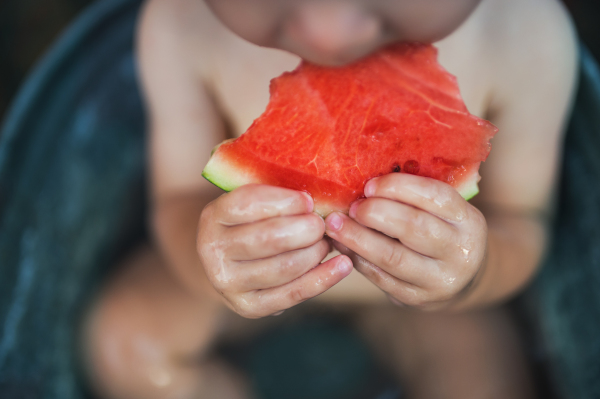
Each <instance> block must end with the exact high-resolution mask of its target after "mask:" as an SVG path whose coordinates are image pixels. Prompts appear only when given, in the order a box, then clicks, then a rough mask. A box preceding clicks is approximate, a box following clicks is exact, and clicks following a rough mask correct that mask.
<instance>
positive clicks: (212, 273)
mask: <svg viewBox="0 0 600 399" xmlns="http://www.w3.org/2000/svg"><path fill="white" fill-rule="evenodd" d="M313 205H314V204H313V200H312V198H310V196H309V195H307V194H305V193H302V192H299V191H294V190H289V189H284V188H279V187H272V186H265V185H247V186H242V187H240V188H238V189H236V190H234V191H232V192H230V193H228V194H225V195H222V196H221V197H219V198H218V199H216V200H215V201H213V202H211V203H210V204H208V205H207V206H206V207H205V208H204V211H203V212H202V215H201V217H200V228H199V232H198V241H197V245H198V253H199V255H200V260H201V262H202V265H203V266H204V270H205V272H206V275H207V277H208V279H209V280H210V282H211V284H212V285H213V286H214V287H215V289H216V290H217V292H219V294H221V296H222V297H223V298H224V299H225V302H226V304H227V305H228V306H229V307H230V308H231V309H232V310H234V311H235V312H237V313H238V314H240V315H241V316H244V317H247V318H258V317H263V316H268V315H273V314H277V313H280V312H282V311H283V310H285V309H288V308H290V307H292V306H294V305H297V304H298V303H300V302H303V301H305V300H307V299H310V298H312V297H315V296H317V295H319V294H321V293H323V292H325V291H326V290H328V289H329V288H330V287H332V286H333V285H335V284H337V283H338V282H339V281H340V280H342V279H343V278H344V277H346V276H347V275H348V274H350V272H351V271H352V263H351V261H350V259H349V258H348V257H347V256H345V255H339V256H336V257H335V258H332V259H330V260H328V261H327V262H324V263H322V264H321V261H322V260H323V258H325V256H327V254H328V253H329V251H330V249H331V247H330V244H329V242H328V241H327V240H326V239H325V238H324V232H325V223H324V222H323V219H321V217H320V216H318V215H316V214H314V213H312V210H313Z"/></svg>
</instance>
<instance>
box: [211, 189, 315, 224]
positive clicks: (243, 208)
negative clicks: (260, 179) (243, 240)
mask: <svg viewBox="0 0 600 399" xmlns="http://www.w3.org/2000/svg"><path fill="white" fill-rule="evenodd" d="M313 205H314V203H313V200H312V198H311V197H310V195H308V194H306V193H303V192H300V191H295V190H290V189H287V188H281V187H273V186H267V185H258V184H248V185H246V186H242V187H239V188H237V189H235V190H233V191H232V192H230V193H227V194H225V195H223V196H221V197H220V198H219V199H218V200H217V201H215V205H214V206H215V209H214V212H215V216H216V218H217V220H218V221H219V222H220V223H221V224H223V225H226V226H231V225H237V224H243V223H251V222H255V221H258V220H264V219H268V218H272V217H276V216H290V215H301V214H304V213H309V212H312V210H313Z"/></svg>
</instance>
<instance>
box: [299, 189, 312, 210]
mask: <svg viewBox="0 0 600 399" xmlns="http://www.w3.org/2000/svg"><path fill="white" fill-rule="evenodd" d="M301 192H302V194H304V196H305V197H306V205H307V207H308V208H307V209H308V212H312V211H313V209H314V208H315V201H314V200H313V199H312V197H311V196H310V194H309V193H307V192H304V191H301Z"/></svg>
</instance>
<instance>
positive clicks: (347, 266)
mask: <svg viewBox="0 0 600 399" xmlns="http://www.w3.org/2000/svg"><path fill="white" fill-rule="evenodd" d="M337 268H338V270H339V271H340V272H341V273H342V274H350V272H351V271H352V262H351V261H350V259H348V258H346V257H344V258H342V259H341V260H340V261H339V262H338V264H337Z"/></svg>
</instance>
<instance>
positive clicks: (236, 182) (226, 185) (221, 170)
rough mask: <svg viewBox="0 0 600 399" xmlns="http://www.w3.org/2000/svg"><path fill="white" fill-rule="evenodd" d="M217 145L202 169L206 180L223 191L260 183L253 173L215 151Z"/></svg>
mask: <svg viewBox="0 0 600 399" xmlns="http://www.w3.org/2000/svg"><path fill="white" fill-rule="evenodd" d="M219 146H220V144H219ZM219 146H217V147H215V149H214V150H213V154H212V156H211V157H210V160H209V161H208V163H207V164H206V166H205V167H204V170H203V171H202V176H203V177H204V178H205V179H206V180H208V181H209V182H211V183H212V184H214V185H215V186H217V187H219V188H221V189H223V190H225V191H233V190H235V189H236V188H238V187H241V186H244V185H246V184H252V183H260V181H258V180H257V179H256V177H255V176H254V175H251V174H249V173H246V172H244V170H243V169H241V168H240V167H239V166H237V165H234V164H232V163H231V162H229V161H228V160H227V158H225V157H223V156H222V155H221V153H219V152H218V151H217V149H218V147H219Z"/></svg>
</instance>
